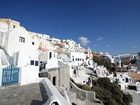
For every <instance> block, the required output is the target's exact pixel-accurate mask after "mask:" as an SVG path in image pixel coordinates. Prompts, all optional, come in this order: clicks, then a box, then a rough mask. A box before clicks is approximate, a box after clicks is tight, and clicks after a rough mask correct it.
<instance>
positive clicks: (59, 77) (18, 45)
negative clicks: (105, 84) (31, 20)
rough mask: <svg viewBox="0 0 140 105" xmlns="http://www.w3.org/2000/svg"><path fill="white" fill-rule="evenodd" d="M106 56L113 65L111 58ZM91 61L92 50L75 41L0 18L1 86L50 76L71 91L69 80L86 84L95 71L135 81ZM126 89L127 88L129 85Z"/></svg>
mask: <svg viewBox="0 0 140 105" xmlns="http://www.w3.org/2000/svg"><path fill="white" fill-rule="evenodd" d="M104 56H107V57H109V58H110V60H111V62H112V63H114V59H113V58H112V56H111V55H109V54H104ZM92 58H93V54H92V51H91V49H90V48H89V49H84V48H83V47H81V46H80V44H78V43H76V42H75V41H73V40H60V39H56V38H52V37H51V36H49V35H46V34H40V33H34V32H29V31H27V30H26V29H25V28H24V27H22V26H21V25H20V23H19V22H17V21H14V20H11V19H0V86H6V85H11V84H13V83H14V84H15V83H17V84H20V85H25V84H30V83H35V82H39V81H40V78H41V77H47V78H48V79H49V80H50V81H51V82H52V83H53V85H55V86H59V87H63V88H65V89H66V90H69V88H70V86H69V80H70V78H72V79H73V80H74V81H75V82H77V83H80V84H85V83H87V82H88V81H89V78H90V77H91V74H93V75H94V72H93V71H94V70H96V74H97V75H98V76H99V77H107V76H108V77H109V78H111V80H112V81H114V79H115V78H116V79H117V80H118V79H121V78H122V80H121V81H123V80H126V82H127V83H128V82H132V80H131V78H127V79H126V78H125V77H123V76H121V77H118V78H117V77H115V78H113V76H111V75H109V72H108V71H107V69H106V68H105V67H103V66H98V65H97V64H96V63H94V62H93V60H92ZM84 65H87V66H88V67H89V68H93V69H94V70H93V69H92V70H90V69H88V68H86V67H85V66H84ZM118 81H119V80H118ZM122 83H124V81H123V82H122ZM49 84H50V83H49ZM123 86H124V88H125V86H126V84H125V85H123ZM48 88H49V87H48ZM50 105H51V104H50Z"/></svg>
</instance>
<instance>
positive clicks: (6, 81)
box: [2, 65, 19, 86]
mask: <svg viewBox="0 0 140 105" xmlns="http://www.w3.org/2000/svg"><path fill="white" fill-rule="evenodd" d="M18 82H19V68H18V67H15V66H12V65H10V66H8V67H6V68H4V69H3V73H2V85H3V86H5V85H12V84H17V83H18Z"/></svg>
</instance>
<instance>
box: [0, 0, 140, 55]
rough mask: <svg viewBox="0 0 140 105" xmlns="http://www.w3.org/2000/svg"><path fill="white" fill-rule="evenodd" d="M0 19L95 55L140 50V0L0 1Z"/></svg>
mask: <svg viewBox="0 0 140 105" xmlns="http://www.w3.org/2000/svg"><path fill="white" fill-rule="evenodd" d="M0 17H1V18H11V19H14V20H17V21H20V22H21V24H22V26H24V27H25V28H26V29H27V30H29V31H33V32H39V33H46V34H50V35H51V36H52V37H56V38H61V39H67V38H69V39H73V40H75V41H77V42H79V39H80V38H85V40H86V41H87V44H88V45H87V46H90V47H91V48H92V49H93V50H94V51H97V52H101V51H103V52H109V53H111V54H113V55H116V54H119V53H132V52H137V51H140V46H139V45H140V0H0Z"/></svg>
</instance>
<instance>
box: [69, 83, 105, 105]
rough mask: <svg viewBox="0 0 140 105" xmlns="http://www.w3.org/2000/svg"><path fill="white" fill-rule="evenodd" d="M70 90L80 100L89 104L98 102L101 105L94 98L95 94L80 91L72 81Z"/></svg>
mask: <svg viewBox="0 0 140 105" xmlns="http://www.w3.org/2000/svg"><path fill="white" fill-rule="evenodd" d="M70 90H71V91H72V92H75V93H76V98H78V99H80V100H88V101H91V102H98V103H101V104H102V105H103V103H102V102H101V101H100V100H99V99H97V98H96V93H95V92H92V91H86V90H82V89H80V88H79V87H77V86H76V85H75V84H74V83H73V82H72V81H70Z"/></svg>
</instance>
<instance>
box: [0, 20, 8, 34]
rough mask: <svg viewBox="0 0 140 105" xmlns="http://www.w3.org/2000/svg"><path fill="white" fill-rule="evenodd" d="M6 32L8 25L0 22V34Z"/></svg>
mask: <svg viewBox="0 0 140 105" xmlns="http://www.w3.org/2000/svg"><path fill="white" fill-rule="evenodd" d="M7 31H8V24H7V23H5V22H0V32H7Z"/></svg>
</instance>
